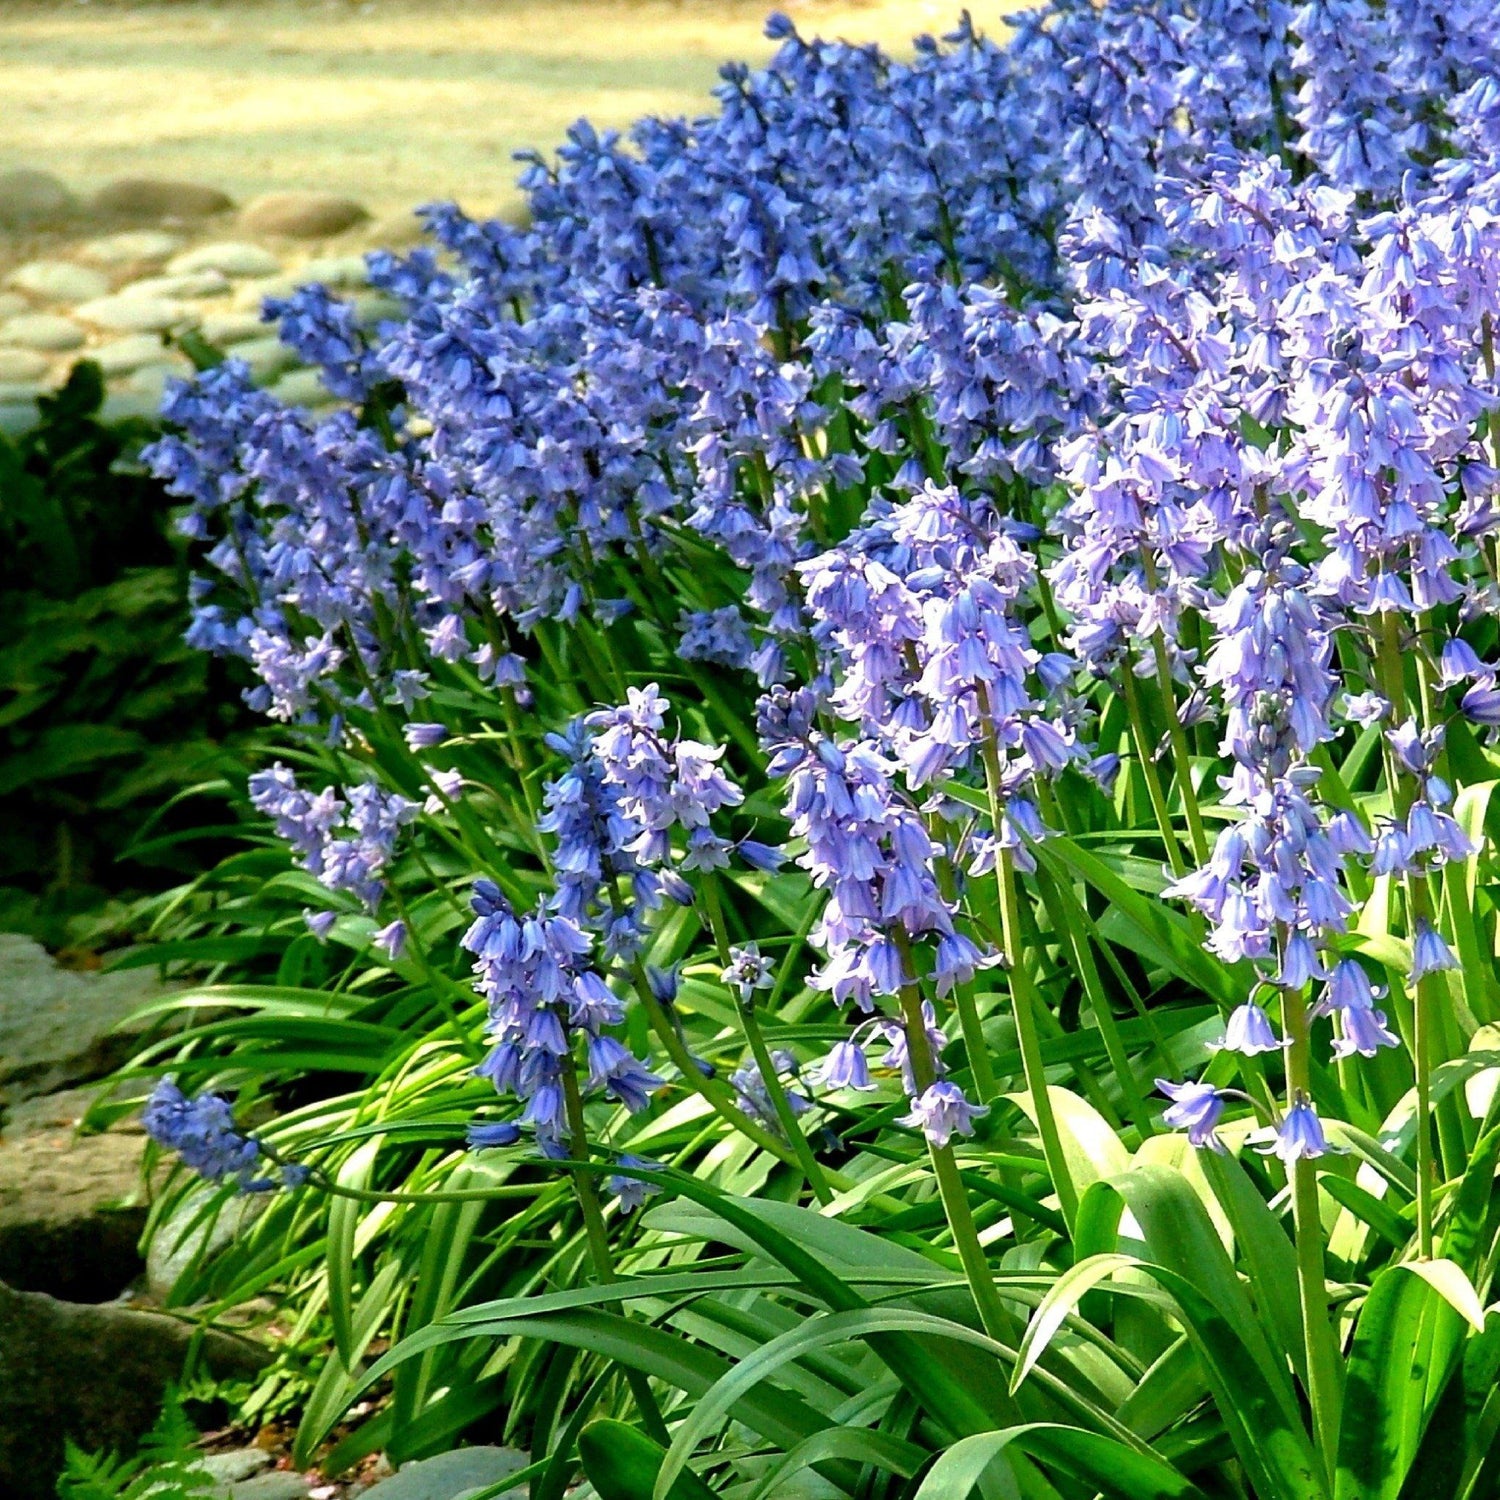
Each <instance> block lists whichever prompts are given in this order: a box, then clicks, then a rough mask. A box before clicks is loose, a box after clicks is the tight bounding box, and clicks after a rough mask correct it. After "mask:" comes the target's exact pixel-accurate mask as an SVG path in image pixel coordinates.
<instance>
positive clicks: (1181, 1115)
mask: <svg viewBox="0 0 1500 1500" xmlns="http://www.w3.org/2000/svg"><path fill="white" fill-rule="evenodd" d="M1156 1087H1157V1089H1158V1090H1160V1092H1161V1093H1163V1094H1165V1095H1166V1096H1167V1098H1168V1099H1170V1100H1171V1101H1172V1103H1171V1104H1170V1106H1168V1108H1167V1109H1166V1110H1165V1111H1164V1112H1163V1114H1162V1119H1163V1120H1165V1121H1166V1122H1167V1124H1168V1125H1170V1126H1172V1128H1173V1129H1174V1130H1186V1131H1187V1138H1188V1141H1189V1143H1190V1144H1192V1145H1194V1146H1209V1147H1212V1149H1213V1150H1215V1151H1221V1150H1223V1146H1222V1145H1221V1144H1220V1142H1219V1138H1218V1136H1217V1135H1215V1134H1214V1127H1215V1126H1216V1125H1217V1124H1218V1123H1219V1117H1220V1116H1221V1115H1222V1114H1223V1113H1224V1101H1223V1099H1222V1098H1220V1096H1219V1091H1218V1090H1217V1089H1216V1088H1215V1087H1214V1086H1213V1085H1212V1084H1211V1083H1169V1082H1168V1081H1167V1080H1166V1079H1165V1078H1158V1079H1157V1080H1156Z"/></svg>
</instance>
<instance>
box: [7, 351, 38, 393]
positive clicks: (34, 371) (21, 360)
mask: <svg viewBox="0 0 1500 1500" xmlns="http://www.w3.org/2000/svg"><path fill="white" fill-rule="evenodd" d="M47 365H48V360H47V356H46V355H45V354H39V353H38V352H37V351H36V350H35V349H0V382H4V383H5V384H7V385H10V384H14V383H15V382H17V381H21V380H39V379H40V378H41V377H42V376H43V375H45V374H46V373H47Z"/></svg>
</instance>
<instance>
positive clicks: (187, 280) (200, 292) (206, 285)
mask: <svg viewBox="0 0 1500 1500" xmlns="http://www.w3.org/2000/svg"><path fill="white" fill-rule="evenodd" d="M228 290H229V283H228V282H227V281H226V280H225V279H224V277H223V276H221V275H220V274H219V272H217V271H184V272H182V273H181V274H179V275H175V276H146V277H144V278H142V279H141V280H140V281H132V282H130V283H128V284H127V285H126V286H122V287H121V288H120V290H119V291H118V292H117V293H116V296H120V297H218V296H222V295H223V293H225V292H227V291H228Z"/></svg>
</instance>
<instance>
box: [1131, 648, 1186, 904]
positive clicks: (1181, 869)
mask: <svg viewBox="0 0 1500 1500" xmlns="http://www.w3.org/2000/svg"><path fill="white" fill-rule="evenodd" d="M1120 681H1121V685H1122V686H1123V688H1124V695H1125V712H1126V714H1127V715H1128V717H1129V719H1130V737H1131V738H1132V739H1133V740H1134V741H1135V755H1136V759H1137V760H1138V761H1139V762H1140V767H1141V775H1142V776H1144V777H1145V778H1146V795H1147V796H1148V797H1150V799H1151V811H1152V812H1153V813H1154V814H1155V816H1156V826H1157V827H1158V828H1159V829H1160V830H1161V837H1162V842H1163V843H1164V844H1165V845H1166V846H1167V863H1168V864H1170V865H1171V866H1172V873H1173V875H1175V876H1176V877H1177V878H1178V879H1179V880H1180V879H1181V878H1182V877H1183V876H1184V875H1186V874H1187V872H1188V866H1187V860H1186V859H1185V858H1184V856H1183V853H1182V845H1181V844H1180V843H1178V841H1177V830H1176V829H1175V828H1174V827H1173V826H1172V813H1171V809H1170V808H1169V807H1168V806H1167V794H1166V793H1165V792H1164V791H1163V790H1162V785H1161V777H1160V776H1159V775H1158V774H1157V770H1156V759H1155V756H1154V755H1153V754H1152V749H1153V747H1152V744H1151V735H1150V731H1149V730H1148V729H1147V727H1146V719H1145V715H1144V714H1143V712H1142V711H1141V695H1140V689H1139V688H1138V687H1137V686H1136V681H1135V669H1134V667H1133V665H1132V661H1131V658H1130V657H1128V656H1127V657H1126V658H1125V660H1124V662H1123V663H1122V666H1121V671H1120Z"/></svg>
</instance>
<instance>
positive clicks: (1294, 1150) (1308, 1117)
mask: <svg viewBox="0 0 1500 1500" xmlns="http://www.w3.org/2000/svg"><path fill="white" fill-rule="evenodd" d="M1260 1149H1261V1150H1262V1151H1263V1152H1265V1153H1266V1154H1267V1155H1271V1156H1279V1157H1280V1158H1281V1159H1282V1161H1284V1162H1285V1163H1286V1164H1287V1165H1288V1166H1290V1165H1291V1164H1292V1163H1293V1162H1294V1161H1299V1160H1301V1159H1303V1158H1311V1157H1317V1156H1323V1155H1325V1154H1326V1153H1328V1152H1329V1151H1331V1150H1332V1149H1333V1147H1331V1146H1330V1145H1329V1144H1328V1140H1327V1138H1326V1137H1325V1136H1324V1134H1323V1124H1322V1121H1321V1120H1319V1119H1318V1115H1317V1111H1316V1110H1315V1109H1314V1108H1313V1107H1312V1102H1311V1101H1310V1100H1309V1099H1308V1098H1307V1096H1306V1095H1305V1094H1299V1095H1298V1096H1297V1098H1296V1099H1294V1100H1293V1101H1292V1104H1291V1105H1290V1107H1289V1108H1288V1109H1287V1112H1286V1114H1285V1115H1283V1116H1282V1120H1281V1124H1280V1125H1279V1126H1277V1129H1276V1139H1275V1140H1274V1141H1273V1142H1271V1144H1270V1145H1268V1146H1262V1147H1261V1148H1260Z"/></svg>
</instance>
